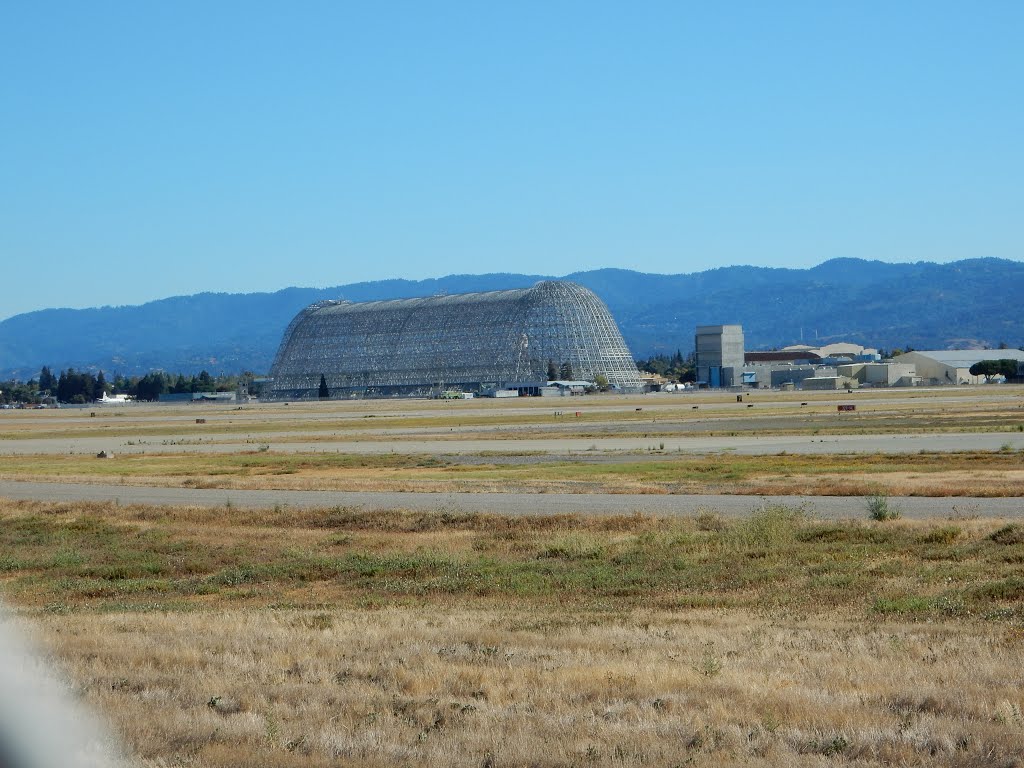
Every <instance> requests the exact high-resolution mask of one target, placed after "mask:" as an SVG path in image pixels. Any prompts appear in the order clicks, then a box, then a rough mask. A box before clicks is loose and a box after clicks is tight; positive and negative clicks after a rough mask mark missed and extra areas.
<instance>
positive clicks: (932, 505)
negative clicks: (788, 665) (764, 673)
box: [0, 481, 1024, 519]
mask: <svg viewBox="0 0 1024 768" xmlns="http://www.w3.org/2000/svg"><path fill="white" fill-rule="evenodd" d="M0 497H6V498H10V499H18V500H25V499H28V500H36V501H48V502H62V501H116V502H117V503H119V504H155V505H192V506H206V507H225V506H237V507H259V508H273V507H277V506H290V507H300V508H309V509H313V508H332V507H357V508H362V509H366V510H377V509H408V510H415V511H432V512H438V511H449V512H492V513H495V514H502V515H524V514H530V515H544V514H550V515H554V514H591V515H629V514H633V513H635V512H640V513H644V514H655V515H692V514H697V513H699V512H703V511H713V512H717V513H719V514H721V515H727V516H738V515H746V514H749V513H750V512H752V511H753V510H755V509H757V508H758V507H761V506H763V505H765V504H786V505H788V506H794V507H802V508H804V509H805V510H806V511H807V513H808V514H809V515H813V516H815V517H820V518H826V519H840V518H863V517H865V516H866V514H867V508H866V504H865V500H864V499H863V498H862V497H858V496H735V495H654V494H651V495H648V494H626V493H604V494H596V493H595V494H572V493H399V492H356V491H264V490H227V489H219V488H211V489H199V488H154V487H148V486H137V485H93V484H84V483H39V482H18V481H0ZM890 501H891V503H892V504H894V505H895V506H896V507H898V508H899V509H900V511H901V512H902V514H903V515H904V516H905V517H910V518H926V517H1005V518H1024V498H1019V497H1018V498H975V497H963V496H959V497H939V498H932V497H918V496H910V497H901V498H899V499H891V500H890Z"/></svg>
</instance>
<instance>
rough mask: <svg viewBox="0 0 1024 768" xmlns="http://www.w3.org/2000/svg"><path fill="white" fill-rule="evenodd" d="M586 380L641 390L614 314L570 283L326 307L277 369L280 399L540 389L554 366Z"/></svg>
mask: <svg viewBox="0 0 1024 768" xmlns="http://www.w3.org/2000/svg"><path fill="white" fill-rule="evenodd" d="M549 361H550V362H553V363H555V365H556V366H559V367H560V366H561V365H562V364H563V363H568V364H569V366H570V367H571V368H572V372H573V376H574V377H575V378H577V379H587V380H591V381H592V380H594V378H596V377H597V376H598V375H603V376H605V377H606V378H607V379H608V382H609V383H610V384H612V385H613V386H615V387H617V388H619V389H622V390H624V391H637V390H639V389H640V387H641V382H640V377H639V373H638V372H637V369H636V365H635V364H634V362H633V357H632V355H631V354H630V352H629V349H628V348H627V347H626V344H625V341H624V340H623V338H622V334H621V333H620V332H619V328H618V326H617V325H616V323H615V320H614V319H613V318H612V316H611V313H610V312H609V311H608V308H607V307H606V306H605V305H604V302H602V301H601V300H600V299H599V298H598V297H597V296H595V295H594V294H593V293H592V292H591V291H589V290H587V289H586V288H583V287H582V286H579V285H576V284H575V283H570V282H564V281H543V282H540V283H537V284H536V285H535V286H533V287H532V288H519V289H514V290H506V291H489V292H486V293H467V294H455V295H448V296H444V295H442V296H430V297H425V298H417V299H392V300H386V301H369V302H359V303H355V302H350V301H322V302H318V303H317V304H313V305H312V306H310V307H307V308H306V309H304V310H302V311H301V312H300V313H299V314H298V315H297V316H296V317H295V319H293V320H292V322H291V324H290V325H289V326H288V328H287V330H286V331H285V333H284V337H283V339H282V341H281V346H280V348H279V349H278V352H277V356H276V358H275V360H274V364H273V367H272V368H271V372H270V377H271V379H272V380H273V382H272V385H271V392H272V394H273V396H275V397H279V398H296V399H298V398H307V397H316V396H317V393H318V388H319V384H320V377H321V376H323V377H324V379H325V381H326V382H327V386H328V388H329V390H330V391H331V394H332V396H335V397H338V396H352V395H363V396H391V395H416V394H428V393H430V392H432V391H435V390H437V389H438V388H439V387H451V388H463V389H466V390H469V391H480V390H482V389H487V388H490V387H502V386H515V385H524V384H530V383H533V384H536V383H537V382H543V381H545V380H546V378H547V370H548V363H549Z"/></svg>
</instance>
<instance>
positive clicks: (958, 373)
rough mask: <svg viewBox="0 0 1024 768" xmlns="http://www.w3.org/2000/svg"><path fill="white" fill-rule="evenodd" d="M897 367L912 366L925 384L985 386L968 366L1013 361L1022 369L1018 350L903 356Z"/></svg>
mask: <svg viewBox="0 0 1024 768" xmlns="http://www.w3.org/2000/svg"><path fill="white" fill-rule="evenodd" d="M897 359H898V360H899V362H900V363H906V364H912V365H913V366H914V368H915V369H916V371H917V376H918V378H920V379H921V381H922V383H924V384H933V385H934V384H984V383H985V381H986V377H985V376H975V375H973V374H972V373H971V366H972V365H974V364H975V363H980V362H981V361H982V360H1016V361H1017V363H1018V366H1021V365H1024V351H1021V350H1019V349H949V350H941V349H940V350H928V351H914V352H904V353H903V354H902V355H900V356H899V357H898V358H897Z"/></svg>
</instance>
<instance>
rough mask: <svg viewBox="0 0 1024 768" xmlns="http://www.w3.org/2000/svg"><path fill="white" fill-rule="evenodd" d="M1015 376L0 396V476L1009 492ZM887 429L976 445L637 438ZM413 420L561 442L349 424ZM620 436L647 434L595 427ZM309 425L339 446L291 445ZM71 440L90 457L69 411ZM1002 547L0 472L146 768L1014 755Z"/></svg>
mask: <svg viewBox="0 0 1024 768" xmlns="http://www.w3.org/2000/svg"><path fill="white" fill-rule="evenodd" d="M1022 394H1024V393H1022V391H1021V390H1020V389H1019V388H1017V389H1015V388H1003V387H1000V388H998V389H984V390H979V389H972V390H967V389H961V390H953V389H950V390H946V391H942V392H938V393H935V392H932V393H929V392H923V391H907V392H899V393H888V392H860V393H855V394H853V395H852V397H853V398H855V400H856V402H857V404H858V411H857V413H856V415H855V418H847V417H840V416H839V415H837V413H836V407H835V404H836V402H837V398H838V399H840V400H842V399H844V398H846V397H847V395H846V394H845V393H842V394H835V393H830V394H809V393H796V394H793V395H787V394H780V393H773V394H770V395H769V394H765V393H755V394H753V395H751V396H748V398H747V400H748V402H745V403H742V404H741V403H736V402H735V398H734V397H733V396H732V395H728V396H725V395H715V394H708V395H705V394H701V395H694V396H692V397H691V396H689V395H684V396H679V397H675V398H673V397H652V398H621V397H596V398H583V399H573V400H571V401H564V402H558V403H556V404H554V405H552V403H550V402H541V401H538V400H524V401H522V402H519V401H516V402H513V403H508V402H482V403H481V402H475V401H466V402H457V403H442V402H428V401H422V402H408V401H403V402H397V403H396V402H379V401H378V402H345V403H337V402H330V403H310V404H291V405H289V406H285V405H283V404H277V405H270V406H265V405H259V406H239V407H236V408H228V407H224V406H198V407H195V406H194V407H178V406H172V407H146V406H138V407H132V408H124V409H95V410H94V411H93V410H85V411H75V410H61V411H37V412H11V411H5V412H4V413H3V417H2V418H0V447H2V448H4V449H5V450H4V451H3V452H4V453H6V454H8V455H4V456H3V457H0V479H3V480H6V481H12V480H14V481H16V480H51V481H58V482H71V481H75V482H83V481H84V482H91V483H107V484H111V483H113V484H125V485H132V484H141V485H166V486H178V487H193V488H229V489H233V488H239V489H243V488H267V489H336V490H391V491H413V490H415V491H438V492H440V491H471V492H472V491H492V492H493V491H526V492H533V493H537V494H538V497H537V498H538V504H539V505H540V507H541V508H542V507H543V501H542V500H543V495H542V494H544V493H546V492H552V491H561V492H565V491H568V492H573V493H582V494H585V493H623V492H629V493H649V494H687V493H729V494H754V495H758V494H787V493H799V494H811V495H813V494H826V495H836V494H846V495H852V496H867V495H868V494H883V495H889V496H892V497H898V496H905V495H911V494H913V495H919V496H947V495H952V496H961V495H963V496H968V495H969V496H974V497H985V496H1021V495H1024V453H1022V452H1021V451H1020V450H1018V449H1017V443H1016V442H1011V441H1015V440H1017V434H1019V432H1020V431H1022V430H1024V407H1022V406H1024V397H1022ZM802 403H806V405H804V404H802ZM748 405H753V406H754V407H753V408H748V407H747V406H748ZM553 408H555V409H562V410H563V411H565V412H570V413H571V415H568V416H567V415H566V413H562V415H560V416H555V414H554V413H553V410H552V409H553ZM576 409H579V412H580V415H579V417H577V416H575V413H576ZM638 409H639V410H638ZM91 413H95V414H96V415H95V416H93V415H91ZM199 417H201V418H202V419H204V421H205V423H201V424H200V423H197V422H196V419H197V418H199ZM915 432H916V433H924V434H929V433H935V434H947V433H958V432H974V433H978V432H993V433H1006V437H1005V440H1006V441H1007V442H1006V445H1005V446H1004V448H1003V449H1000V450H962V451H959V452H932V451H922V452H920V453H904V454H885V453H845V454H821V455H815V454H812V453H807V454H780V453H776V454H775V455H764V456H739V455H734V454H730V453H728V452H724V453H713V454H708V455H692V454H686V453H681V452H673V451H670V450H665V449H664V448H661V447H659V438H660V437H662V436H671V435H689V436H694V437H701V436H710V435H714V434H753V435H761V434H799V435H805V436H808V437H810V436H816V435H819V434H821V435H826V434H849V433H860V434H893V435H899V434H903V433H915ZM424 435H426V436H429V437H430V438H431V439H437V440H439V441H443V440H446V439H448V438H449V437H452V438H455V437H458V436H466V435H469V436H472V437H475V438H480V439H483V440H485V441H495V439H496V438H502V439H508V438H526V437H529V436H538V435H540V436H544V437H556V438H557V437H566V436H568V437H586V438H587V443H586V445H590V444H591V439H592V440H593V445H594V450H586V451H583V452H579V453H574V454H565V453H562V454H558V453H550V452H546V453H530V452H529V451H519V452H517V451H514V450H510V445H511V444H509V443H505V444H501V445H500V448H501V450H496V451H489V452H483V453H480V452H477V453H474V454H469V455H460V454H458V453H457V452H451V453H448V452H435V453H429V454H420V455H414V454H406V455H402V454H399V453H396V454H392V453H380V452H376V453H374V452H371V451H368V450H365V449H360V448H359V447H358V443H359V442H360V441H361V442H362V443H363V445H369V444H370V443H378V444H379V443H386V442H388V441H391V442H396V441H397V442H401V441H405V440H413V439H416V438H417V437H421V436H424ZM621 435H635V436H641V437H643V438H645V441H644V444H645V445H647V446H648V448H647V449H645V450H643V451H633V452H622V451H618V450H615V451H613V450H608V449H606V448H605V447H603V446H604V444H603V443H602V440H603V439H605V438H607V437H614V436H621ZM339 436H341V437H344V439H345V440H352V441H354V442H355V444H356V447H355V448H353V449H350V450H348V451H342V452H327V451H318V450H315V449H314V448H315V447H317V446H319V445H322V444H327V443H328V441H330V440H332V439H338V438H339ZM94 438H95V439H98V440H99V444H100V445H102V446H104V447H110V448H113V449H114V450H115V453H116V456H115V458H113V459H105V460H98V459H97V458H95V450H92V453H90V452H89V451H90V450H91V449H82V448H76V447H74V445H77V444H73V443H71V442H69V441H73V440H81V439H94ZM1002 440H1004V438H1003V437H1002V436H1000V437H999V438H998V441H1002ZM214 442H216V443H217V444H218V445H220V446H222V447H224V448H226V452H224V453H204V452H201V448H202V447H203V446H209V445H210V444H211V443H214ZM271 443H273V445H271ZM94 444H95V443H88V445H89V446H91V445H94ZM304 444H310V445H311V446H313V447H302V446H304ZM990 444H991V443H990ZM999 444H1000V442H995V444H994V445H995V446H998V445H999ZM494 445H499V444H498V443H497V442H494ZM18 446H38V447H33V448H31V449H30V450H24V448H18ZM69 446H71V447H69ZM122 448H125V449H126V450H124V451H123V452H122V450H121V449H122ZM171 448H174V449H175V450H174V452H172V451H171V450H170V449H171ZM11 454H16V455H11ZM882 499H883V501H884V496H883V497H882ZM892 503H893V504H894V505H898V504H899V501H898V499H895V498H894V499H892ZM975 507H977V508H975ZM1022 573H1024V525H1021V524H1020V523H1015V522H1008V521H1005V520H996V519H990V518H988V517H986V514H985V509H984V504H983V503H977V502H975V503H974V504H972V507H971V509H970V510H969V511H968V512H965V513H964V514H960V515H958V516H957V518H956V519H945V518H937V517H936V518H933V519H931V520H902V519H896V520H888V521H884V522H878V521H872V520H869V519H868V514H867V508H866V507H865V514H864V517H863V518H862V519H860V520H846V521H840V522H836V521H825V520H816V519H813V518H811V517H809V516H808V514H806V512H805V511H804V510H802V509H800V508H794V507H762V508H760V509H759V510H757V511H755V512H753V513H752V514H751V515H749V516H748V517H745V518H742V519H736V518H732V519H727V518H724V517H721V516H719V515H718V514H716V513H715V512H714V510H705V511H704V512H702V513H700V514H697V515H694V516H692V517H671V518H669V517H665V518H659V517H654V516H646V515H632V516H620V517H615V516H608V515H602V516H596V515H595V516H593V517H591V516H586V515H581V516H569V515H532V516H531V515H523V516H498V515H489V514H480V513H464V512H452V511H446V510H444V509H443V508H439V509H437V510H436V511H433V512H429V513H425V512H407V511H402V510H394V511H390V512H366V511H362V510H359V509H346V508H334V509H308V510H307V509H298V508H291V507H279V508H276V509H262V510H260V509H245V508H240V507H237V506H234V507H233V506H226V507H220V508H208V507H204V508H200V507H147V506H121V505H118V504H116V503H84V502H83V503H44V502H13V501H4V500H0V597H2V598H3V600H4V601H5V602H6V603H8V604H9V605H12V606H13V607H14V608H15V615H16V621H17V622H18V623H20V624H23V625H25V626H26V627H27V628H28V629H29V630H31V631H32V632H33V633H34V634H35V635H36V637H37V640H38V643H39V644H40V646H41V647H42V648H44V649H45V652H46V653H47V654H48V657H49V659H50V660H52V662H53V664H55V665H56V666H58V667H59V668H61V669H63V670H65V671H66V674H67V675H68V676H69V678H70V680H71V681H72V683H71V684H72V686H73V689H74V691H75V692H76V694H77V695H78V696H79V697H80V698H81V700H83V701H84V702H86V703H87V704H88V705H90V706H91V707H92V708H93V709H95V710H96V711H97V712H98V713H100V714H101V715H102V716H103V717H105V718H106V719H107V720H108V722H109V723H110V724H111V725H112V726H113V728H114V730H115V731H116V732H117V733H118V734H119V735H120V737H121V738H122V739H123V741H124V743H125V744H126V746H127V748H128V751H129V752H130V753H131V754H132V755H133V756H134V759H135V760H137V761H138V762H139V763H140V764H142V765H145V766H148V767H151V768H168V767H170V766H183V767H188V768H193V767H194V768H221V767H224V768H226V767H227V766H262V765H266V766H277V765H282V766H289V765H294V766H348V765H351V766H356V765H358V766H364V765H366V766H394V765H398V766H420V765H425V766H449V765H454V766H477V767H483V766H490V767H491V768H494V767H495V766H538V767H539V768H546V767H548V766H551V767H553V766H578V765H582V766H591V765H593V766H616V767H618V766H661V765H667V766H675V765H680V766H682V765H696V766H719V765H737V764H738V765H752V766H790V765H794V766H824V765H864V766H868V765H872V766H874V765H904V766H912V765H921V766H925V765H927V766H932V765H941V766H961V767H963V768H968V767H973V766H979V767H980V766H1005V767H1006V768H1009V766H1024V759H1022V757H1021V755H1022V754H1024V693H1022V691H1024V576H1022Z"/></svg>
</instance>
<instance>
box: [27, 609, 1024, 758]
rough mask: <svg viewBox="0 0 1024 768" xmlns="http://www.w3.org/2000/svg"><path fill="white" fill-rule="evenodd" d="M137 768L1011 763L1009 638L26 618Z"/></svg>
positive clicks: (704, 621)
mask: <svg viewBox="0 0 1024 768" xmlns="http://www.w3.org/2000/svg"><path fill="white" fill-rule="evenodd" d="M33 624H34V625H35V626H36V627H37V628H38V630H39V632H40V633H41V635H42V637H43V639H44V641H45V643H46V645H47V646H48V647H49V648H50V649H51V652H52V654H53V655H54V658H55V659H56V660H57V661H58V662H59V663H60V664H62V665H63V666H64V667H65V668H66V669H67V670H68V672H69V674H70V675H71V677H72V678H73V680H74V681H75V686H76V689H77V690H78V691H79V692H80V694H81V696H82V697H83V698H84V700H85V701H86V702H88V703H89V704H90V705H92V706H93V707H94V708H96V709H97V710H99V711H100V712H101V713H102V714H103V715H105V716H106V717H107V718H108V719H109V721H110V722H111V723H112V724H113V725H114V727H115V729H116V730H117V731H118V732H119V733H120V734H122V736H123V738H124V739H125V740H126V742H127V743H128V744H129V746H130V747H131V749H132V750H133V751H134V752H135V753H136V754H137V755H138V756H140V757H141V758H142V760H143V762H144V763H145V764H146V765H152V766H168V765H181V766H196V767H197V768H198V767H199V766H203V767H205V766H211V767H212V766H238V765H285V766H287V765H296V766H298V765H302V766H328V765H368V766H392V765H424V766H482V765H491V766H520V765H532V766H567V765H597V766H641V765H698V766H701V765H703V766H718V765H723V764H744V765H757V766H782V765H800V766H805V765H806V766H818V765H831V764H836V763H841V764H848V765H932V766H935V765H948V766H979V767H980V766H1018V765H1020V762H1019V755H1020V751H1019V750H1020V745H1021V744H1022V743H1024V718H1022V711H1024V694H1022V693H1021V691H1022V687H1021V682H1022V680H1021V662H1022V661H1024V653H1022V650H1024V645H1022V640H1024V638H1022V634H1021V632H1020V631H1019V630H1011V629H1007V628H1005V627H1000V626H982V625H977V624H968V625H964V624H961V623H955V624H951V623H945V622H943V623H937V624H909V625H908V624H903V623H899V622H894V623H888V622H884V623H875V624H871V625H865V624H863V623H861V622H851V621H849V620H847V619H842V618H840V619H837V620H819V619H794V618H773V617H771V616H765V615H760V614H756V613H750V612H747V611H729V612H721V611H701V610H689V611H682V612H674V613H661V612H648V611H643V610H638V611H633V612H629V613H626V614H619V613H615V614H599V613H598V614H595V613H587V614H583V615H572V614H566V613H564V612H561V611H559V612H557V613H551V612H537V611H518V610H515V609H509V610H502V611H478V610H465V609H460V608H451V609H446V610H437V609H434V608H426V609H419V608H382V609H377V610H338V609H333V608H329V607H326V608H324V609H322V610H316V611H294V610H272V611H253V610H241V611H229V612H220V611H218V612H216V613H211V612H198V613H184V614H182V613H175V614H160V613H157V614H152V613H148V614H104V615H72V616H59V617H55V616H49V617H38V618H36V619H34V620H33Z"/></svg>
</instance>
